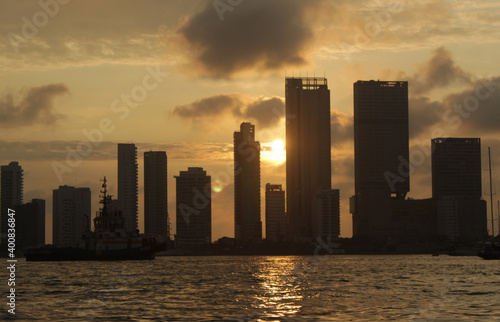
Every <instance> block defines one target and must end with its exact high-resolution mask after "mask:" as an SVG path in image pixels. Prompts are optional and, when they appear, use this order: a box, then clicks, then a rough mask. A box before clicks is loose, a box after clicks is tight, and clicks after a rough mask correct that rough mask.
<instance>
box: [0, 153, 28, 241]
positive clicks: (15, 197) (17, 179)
mask: <svg viewBox="0 0 500 322" xmlns="http://www.w3.org/2000/svg"><path fill="white" fill-rule="evenodd" d="M0 175H1V178H0V180H1V187H0V188H1V191H0V197H1V199H0V203H1V206H0V208H1V211H2V213H1V214H0V218H1V222H0V228H1V239H0V241H1V245H2V249H4V248H5V249H6V248H7V243H6V242H7V230H8V226H7V222H8V218H9V217H8V209H9V208H10V209H13V208H14V206H15V205H20V204H22V203H23V169H22V168H21V166H20V165H19V162H16V161H13V162H10V163H9V164H8V165H2V167H1V173H0Z"/></svg>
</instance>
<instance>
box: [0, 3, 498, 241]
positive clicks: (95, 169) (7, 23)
mask: <svg viewBox="0 0 500 322" xmlns="http://www.w3.org/2000/svg"><path fill="white" fill-rule="evenodd" d="M0 34H1V38H0V39H1V40H0V124H1V127H0V132H1V138H0V151H1V153H0V163H1V164H7V163H8V162H10V161H14V160H16V161H19V162H20V164H21V166H22V167H23V169H24V201H25V202H27V201H29V200H31V199H32V198H43V199H46V201H47V208H46V217H47V225H48V229H47V232H48V233H49V234H48V236H47V241H48V242H50V241H51V239H52V236H51V230H52V229H51V227H52V190H53V189H56V188H57V187H58V186H59V185H64V184H67V185H73V186H79V187H90V188H91V189H92V198H93V199H92V206H93V211H95V210H97V200H98V199H97V198H98V188H99V178H100V177H102V176H104V175H106V176H107V177H108V179H109V180H108V182H109V187H110V192H111V193H112V194H115V195H116V194H117V191H116V186H117V182H116V180H117V162H116V155H117V146H116V144H117V143H119V142H123V143H135V144H136V145H137V147H138V162H139V226H140V229H141V230H142V228H143V213H144V206H143V203H142V200H143V194H142V192H143V179H142V177H143V171H144V170H143V167H142V164H143V153H144V152H145V151H149V150H165V151H167V156H168V174H169V215H170V218H171V221H172V224H173V226H174V227H175V181H174V178H173V176H174V175H178V174H179V171H181V170H186V169H187V167H190V166H193V167H195V166H197V167H203V168H204V169H205V170H207V171H208V173H209V174H210V175H212V181H213V182H215V183H217V184H218V185H219V186H220V187H221V188H222V190H221V191H220V192H218V193H217V194H216V195H215V196H214V200H213V209H212V213H213V226H212V235H213V239H214V240H216V239H218V238H220V237H222V236H230V237H232V236H234V231H233V227H234V224H233V221H234V219H233V216H234V214H233V184H232V180H233V175H232V166H233V161H232V135H233V132H234V131H236V130H238V129H239V124H240V123H241V122H244V121H249V122H252V123H254V124H256V137H257V140H259V141H260V142H261V144H262V145H263V146H264V149H265V151H263V152H262V153H263V155H262V159H263V161H262V164H261V167H262V177H261V182H262V187H264V186H265V184H266V183H268V182H269V183H274V184H283V185H285V182H286V180H285V165H284V163H283V157H282V155H281V156H280V155H279V153H278V154H276V153H273V152H272V149H271V142H273V141H275V140H282V141H284V134H285V127H284V122H283V111H284V94H285V93H284V78H285V76H326V77H327V79H328V85H329V88H330V90H331V110H332V117H331V124H332V169H333V176H332V182H333V188H340V189H341V233H342V236H345V237H349V236H351V234H352V224H351V215H350V214H349V209H348V203H347V200H348V198H349V196H351V195H352V194H353V193H354V178H353V173H354V171H353V129H352V104H353V103H352V101H353V98H352V84H353V83H354V82H356V81H357V80H369V79H375V80H376V79H380V80H407V81H408V82H409V96H410V98H409V99H410V100H409V102H410V104H409V105H410V106H409V108H410V138H411V141H410V159H411V162H412V166H413V173H412V175H411V181H410V182H411V191H410V193H409V196H410V197H413V198H426V197H430V196H431V190H430V185H431V168H430V160H431V158H430V155H429V154H428V150H429V148H430V140H431V139H432V138H434V137H438V136H439V137H450V136H457V137H480V138H481V139H482V153H483V164H484V166H483V169H485V170H486V169H487V159H486V153H487V147H488V146H491V147H492V149H493V156H494V159H493V164H494V167H495V165H499V164H500V163H499V161H500V153H498V151H500V139H499V133H500V126H499V120H500V62H499V59H498V55H499V53H500V42H499V39H500V3H499V2H498V1H493V0H492V1H486V0H485V1H456V0H447V1H444V0H443V1H439V0H438V1H426V0H421V1H418V0H417V1H377V0H372V1H363V0H359V1H347V0H338V1H327V0H312V1H300V0H215V1H211V0H210V1H208V0H207V1H205V0H190V1H185V0H165V1H158V0H144V1H133V0H123V1H121V0H120V1H119V0H108V1H97V0H86V1H80V0H72V1H69V0H42V1H17V0H0ZM71 151H76V152H73V153H79V156H80V158H81V160H77V159H74V158H73V157H71V155H72V154H71V153H72V152H71ZM496 167H497V168H498V166H496ZM55 169H59V170H55ZM497 172H498V171H497ZM486 174H487V172H485V173H484V177H485V178H486ZM217 180H218V181H217ZM496 182H498V181H496ZM483 186H484V189H483V192H485V193H488V190H487V189H486V187H487V181H486V180H484V182H483ZM494 192H495V191H494ZM261 198H262V200H264V193H263V192H262V196H261ZM261 209H262V211H261V213H262V219H263V221H264V209H265V208H264V204H262V206H261Z"/></svg>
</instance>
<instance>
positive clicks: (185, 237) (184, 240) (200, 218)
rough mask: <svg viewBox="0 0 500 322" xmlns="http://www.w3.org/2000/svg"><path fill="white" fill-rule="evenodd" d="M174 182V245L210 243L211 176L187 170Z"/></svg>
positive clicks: (195, 169) (200, 171)
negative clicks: (175, 209) (175, 230)
mask: <svg viewBox="0 0 500 322" xmlns="http://www.w3.org/2000/svg"><path fill="white" fill-rule="evenodd" d="M175 179H176V208H177V211H176V228H177V232H176V238H175V240H176V243H177V245H178V246H181V247H182V246H195V245H202V244H209V243H211V241H212V192H211V177H210V176H207V173H206V171H204V170H203V168H188V171H181V172H180V174H179V175H178V176H175Z"/></svg>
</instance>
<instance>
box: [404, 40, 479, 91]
mask: <svg viewBox="0 0 500 322" xmlns="http://www.w3.org/2000/svg"><path fill="white" fill-rule="evenodd" d="M396 78H397V79H401V80H407V81H408V82H409V84H410V87H409V92H410V95H411V96H413V95H422V94H425V93H428V92H430V91H432V90H434V89H439V88H445V87H447V86H450V85H457V84H470V83H471V79H472V74H471V73H470V72H467V71H465V70H463V69H462V68H460V66H457V65H456V64H455V60H454V58H453V54H452V53H451V52H450V51H449V50H448V49H446V48H445V47H439V48H436V49H435V50H433V51H432V56H431V58H429V60H428V61H426V62H424V63H423V64H420V65H417V66H416V69H415V72H414V73H413V75H410V76H407V75H406V74H405V73H403V72H399V73H398V74H397V76H396Z"/></svg>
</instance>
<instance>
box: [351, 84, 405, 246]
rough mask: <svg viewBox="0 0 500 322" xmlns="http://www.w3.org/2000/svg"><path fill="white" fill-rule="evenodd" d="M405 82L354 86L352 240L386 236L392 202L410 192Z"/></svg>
mask: <svg viewBox="0 0 500 322" xmlns="http://www.w3.org/2000/svg"><path fill="white" fill-rule="evenodd" d="M408 159H409V132H408V82H400V81H396V82H387V81H373V80H372V81H357V82H356V83H354V177H355V196H354V198H353V200H352V202H351V212H352V213H353V235H354V236H390V235H393V234H394V233H395V229H394V227H393V225H392V201H393V200H395V199H397V200H402V199H404V198H405V197H406V194H407V192H408V191H410V176H409V169H408V164H409V163H408Z"/></svg>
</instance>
